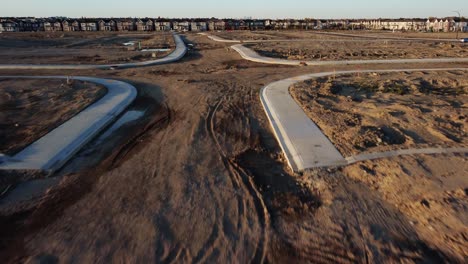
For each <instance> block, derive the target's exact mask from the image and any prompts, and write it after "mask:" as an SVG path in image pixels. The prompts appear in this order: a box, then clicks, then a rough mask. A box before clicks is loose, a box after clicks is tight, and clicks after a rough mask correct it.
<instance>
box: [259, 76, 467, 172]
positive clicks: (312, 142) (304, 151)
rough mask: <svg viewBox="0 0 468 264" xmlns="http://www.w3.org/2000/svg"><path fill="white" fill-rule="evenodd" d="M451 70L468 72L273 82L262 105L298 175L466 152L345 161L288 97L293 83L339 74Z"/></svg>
mask: <svg viewBox="0 0 468 264" xmlns="http://www.w3.org/2000/svg"><path fill="white" fill-rule="evenodd" d="M448 70H462V71H466V70H468V68H444V69H398V70H362V71H339V72H322V73H314V74H307V75H301V76H298V77H293V78H288V79H284V80H281V81H277V82H273V83H270V84H269V85H267V86H265V87H263V88H262V90H261V92H260V101H261V102H262V105H263V108H264V110H265V113H266V115H267V117H268V120H269V121H270V125H271V127H272V129H273V133H274V134H275V137H276V139H277V141H278V143H279V145H280V147H281V149H282V150H283V152H284V155H285V157H286V160H287V162H288V165H289V167H290V168H291V169H292V170H293V171H295V172H299V171H303V170H306V169H311V168H318V167H330V166H344V165H348V164H352V163H354V162H358V161H361V160H367V159H378V158H386V157H389V156H399V155H410V154H418V153H425V154H431V153H433V154H434V153H453V152H466V148H454V149H439V148H437V149H426V150H417V149H410V150H398V151H390V152H384V153H368V154H361V155H357V156H352V157H348V158H344V157H343V156H342V155H341V154H340V153H339V152H338V150H337V149H336V148H335V146H334V145H333V144H332V143H331V141H330V140H329V139H328V138H327V137H326V136H325V135H324V134H323V132H322V131H321V130H320V128H318V126H317V125H316V124H315V123H314V122H312V120H311V119H310V118H309V117H308V116H307V115H306V113H305V112H304V110H303V109H302V108H301V107H300V106H299V105H298V104H297V102H296V101H295V100H294V99H293V98H292V96H291V95H290V93H289V87H290V86H291V85H293V84H294V83H297V82H300V81H305V80H308V79H312V78H318V77H325V76H331V75H336V74H338V75H339V74H348V73H358V72H359V73H372V72H405V71H407V72H412V71H448ZM444 151H446V152H444ZM450 151H452V152H450Z"/></svg>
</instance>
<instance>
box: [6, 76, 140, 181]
mask: <svg viewBox="0 0 468 264" xmlns="http://www.w3.org/2000/svg"><path fill="white" fill-rule="evenodd" d="M5 78H8V79H11V78H15V79H19V78H21V79H66V78H67V77H66V76H40V77H39V76H28V77H24V76H0V79H5ZM73 79H74V80H80V81H86V82H93V83H96V84H100V85H103V86H105V87H106V88H107V94H106V95H104V97H102V98H101V99H100V100H99V101H97V102H95V103H94V104H92V105H90V106H88V107H87V108H85V109H84V110H83V111H81V112H80V113H78V114H77V115H75V116H74V117H73V118H71V119H70V120H68V121H66V122H65V123H63V124H62V125H60V126H58V127H57V128H55V129H54V130H52V131H51V132H49V133H48V134H46V135H45V136H43V137H42V138H40V139H39V140H37V141H35V142H34V143H32V144H31V145H29V146H27V147H26V148H25V149H23V150H22V151H20V152H19V153H17V154H16V155H15V156H13V157H9V158H6V159H5V157H4V158H3V162H1V161H0V170H45V171H48V172H54V171H56V170H58V169H60V168H61V167H62V166H63V165H64V164H65V163H66V162H67V161H68V160H69V159H70V158H71V157H72V156H73V155H74V154H75V153H76V152H78V151H79V150H80V149H81V148H82V147H83V146H84V145H86V143H88V142H89V141H90V140H91V139H92V138H94V137H95V136H96V135H97V134H98V133H99V132H101V131H102V129H104V128H105V127H106V126H107V125H109V124H110V123H111V122H112V121H113V120H114V119H115V118H116V117H117V116H118V115H119V114H120V113H122V112H123V111H124V110H125V109H126V108H127V106H129V105H130V104H131V103H132V102H133V100H134V99H135V98H136V96H137V90H136V89H135V87H133V86H132V85H130V84H128V83H125V82H121V81H115V80H108V79H99V78H93V77H73Z"/></svg>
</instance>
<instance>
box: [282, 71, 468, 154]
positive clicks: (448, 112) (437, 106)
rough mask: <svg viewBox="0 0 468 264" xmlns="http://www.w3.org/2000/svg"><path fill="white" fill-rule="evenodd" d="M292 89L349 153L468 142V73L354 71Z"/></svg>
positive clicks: (339, 144)
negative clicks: (467, 122) (467, 130)
mask: <svg viewBox="0 0 468 264" xmlns="http://www.w3.org/2000/svg"><path fill="white" fill-rule="evenodd" d="M290 90H291V94H292V95H293V97H294V98H295V99H296V100H297V101H298V102H299V103H300V104H301V105H302V107H303V108H304V109H305V111H306V113H307V114H308V116H309V117H310V118H311V119H312V120H314V122H315V123H317V124H318V125H319V127H320V128H321V129H322V131H324V133H325V134H326V135H327V136H328V137H329V138H330V139H331V140H332V142H333V143H334V144H335V145H336V146H337V147H338V148H339V150H340V151H341V153H343V154H344V155H346V156H350V155H352V154H358V153H360V152H369V151H372V152H373V151H382V150H388V149H395V148H396V149H399V148H410V147H416V146H418V147H422V146H425V147H428V146H459V145H466V144H467V143H468V139H467V136H466V127H465V125H466V118H467V114H468V112H467V109H466V107H467V103H468V74H467V72H463V71H459V72H414V73H371V74H359V75H358V74H348V75H340V76H337V77H336V78H335V77H333V76H331V77H327V78H319V79H314V80H308V81H305V82H301V83H298V84H295V85H293V86H292V87H291V89H290Z"/></svg>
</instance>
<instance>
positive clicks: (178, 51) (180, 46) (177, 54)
mask: <svg viewBox="0 0 468 264" xmlns="http://www.w3.org/2000/svg"><path fill="white" fill-rule="evenodd" d="M173 37H174V42H175V44H176V48H175V50H174V51H173V52H172V53H171V54H169V55H167V56H166V57H164V58H160V59H156V60H149V61H142V62H134V63H122V64H106V65H92V64H83V65H74V64H0V69H2V70H11V69H18V70H86V69H115V68H136V67H144V66H151V65H160V64H166V63H171V62H175V61H178V60H180V59H181V58H182V57H184V55H185V53H187V47H186V46H185V43H184V41H183V40H182V38H181V37H180V36H179V35H177V34H174V35H173Z"/></svg>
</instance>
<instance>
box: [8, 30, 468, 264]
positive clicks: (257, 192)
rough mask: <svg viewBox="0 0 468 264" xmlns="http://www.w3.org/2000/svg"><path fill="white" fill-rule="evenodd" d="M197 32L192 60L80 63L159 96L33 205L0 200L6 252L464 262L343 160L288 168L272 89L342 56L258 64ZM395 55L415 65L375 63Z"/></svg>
mask: <svg viewBox="0 0 468 264" xmlns="http://www.w3.org/2000/svg"><path fill="white" fill-rule="evenodd" d="M186 41H187V42H189V43H193V44H194V49H193V50H191V51H190V52H189V53H188V54H187V56H186V57H185V58H184V59H183V60H182V61H180V62H178V63H174V64H169V65H160V66H151V67H147V68H139V69H119V70H115V71H104V70H99V71H87V70H83V71H79V74H80V75H90V76H95V75H98V76H100V77H107V78H117V79H120V80H124V81H128V82H130V83H132V84H133V85H135V86H136V87H137V88H138V89H139V92H140V94H139V96H140V97H139V100H143V98H147V99H146V100H147V101H145V100H143V101H138V102H136V103H135V105H134V107H144V106H146V105H157V106H158V107H155V109H153V110H152V111H150V112H147V114H145V120H144V121H136V122H135V124H133V125H132V126H130V127H124V128H122V129H121V130H117V131H116V134H113V135H112V136H110V137H108V140H109V141H107V140H103V141H100V143H99V142H95V143H91V145H90V147H89V148H88V150H84V151H82V152H81V153H79V154H78V155H77V157H76V158H75V159H73V160H72V161H71V162H70V163H69V165H68V166H67V167H66V168H64V169H63V170H62V171H61V172H58V174H57V175H56V176H60V178H58V179H59V183H58V184H54V185H52V187H50V188H46V189H45V190H44V192H43V193H44V194H43V195H41V196H40V197H39V198H37V199H33V200H31V201H28V202H29V204H28V205H27V206H22V207H17V206H16V207H15V204H13V205H11V203H9V208H10V209H9V210H6V211H5V210H0V212H2V213H0V238H1V240H0V242H1V244H0V255H1V256H0V257H1V259H2V260H4V262H7V263H9V262H12V263H15V262H22V261H34V260H43V261H60V262H70V261H78V262H144V263H147V262H165V263H171V262H172V263H180V262H242V263H245V262H256V263H261V262H269V263H284V262H286V261H287V262H321V263H355V262H360V263H365V262H369V261H372V262H377V263H379V262H385V261H388V262H391V261H402V262H431V261H432V262H444V261H445V262H463V258H466V254H464V253H463V252H461V251H457V253H456V254H455V253H451V252H450V251H446V250H445V248H446V247H445V246H444V245H441V244H439V243H438V240H434V241H433V240H431V239H430V236H423V234H420V233H419V231H418V229H417V228H415V227H414V226H413V225H411V223H410V219H409V218H408V217H407V216H405V214H404V213H403V212H402V211H401V210H399V209H398V208H397V207H396V206H394V205H392V204H391V203H389V202H388V201H386V200H385V197H384V196H383V195H382V194H381V193H380V192H379V191H377V190H375V189H371V188H370V187H368V186H367V185H366V184H365V183H363V182H362V181H360V180H358V179H353V178H351V177H348V176H346V174H344V172H343V170H342V169H338V170H336V169H328V170H317V171H313V172H307V173H304V174H293V173H292V172H290V171H289V169H288V168H287V167H286V165H285V162H284V158H283V156H282V154H281V151H280V149H279V147H278V146H277V144H276V140H275V139H274V136H273V135H272V133H271V130H270V125H269V123H268V121H267V119H266V116H265V114H264V112H263V109H262V106H261V104H260V101H259V99H258V98H259V90H260V88H261V87H263V86H264V85H266V84H268V83H270V82H272V81H276V80H281V79H284V78H288V77H291V76H296V75H301V74H305V73H310V72H311V71H314V72H317V71H332V70H333V69H334V67H316V68H313V69H310V68H298V67H290V66H279V65H264V64H257V63H253V62H249V61H244V60H242V59H241V58H240V56H239V55H238V54H237V53H236V52H235V51H232V50H230V49H229V48H228V47H229V45H225V44H220V43H216V42H213V41H210V40H209V39H207V38H206V37H205V36H200V35H192V34H188V35H187V36H186ZM437 66H440V67H447V66H449V67H450V66H452V67H456V66H463V64H440V65H437ZM388 67H402V66H398V65H390V66H388V65H375V66H373V68H374V69H377V68H388ZM404 67H410V68H411V67H434V65H421V64H418V65H405V66H404ZM346 68H347V67H346V66H340V67H336V69H337V70H339V69H346ZM11 72H12V71H2V72H1V73H2V74H11ZM67 73H68V71H61V74H67ZM22 74H29V75H31V74H57V71H24V72H22ZM74 74H77V73H76V72H74ZM141 96H142V97H141ZM91 161H92V162H91ZM77 168H79V170H77ZM21 188H22V185H21V184H20V185H18V186H17V188H16V189H14V190H13V191H10V192H9V193H7V195H6V196H5V195H4V198H3V199H1V200H0V209H2V208H3V207H4V206H5V205H6V202H7V201H12V199H11V196H10V195H13V194H14V193H15V192H14V191H15V190H20V189H21ZM464 188H465V187H464ZM25 208H27V209H25ZM463 215H464V216H465V217H466V214H463ZM367 230H376V231H375V232H374V233H369V232H367Z"/></svg>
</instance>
